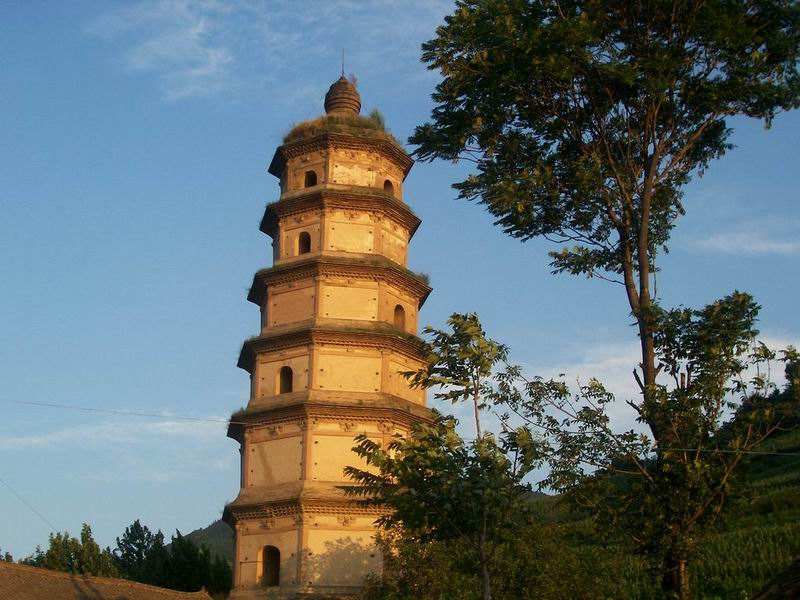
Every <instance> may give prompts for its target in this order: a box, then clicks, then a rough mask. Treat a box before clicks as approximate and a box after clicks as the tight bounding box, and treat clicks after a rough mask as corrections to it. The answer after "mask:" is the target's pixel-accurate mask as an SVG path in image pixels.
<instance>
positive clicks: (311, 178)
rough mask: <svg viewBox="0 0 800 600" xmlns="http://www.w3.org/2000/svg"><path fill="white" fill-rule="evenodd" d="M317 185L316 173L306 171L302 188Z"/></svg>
mask: <svg viewBox="0 0 800 600" xmlns="http://www.w3.org/2000/svg"><path fill="white" fill-rule="evenodd" d="M312 185H317V173H316V172H315V171H306V181H305V186H304V187H311V186H312Z"/></svg>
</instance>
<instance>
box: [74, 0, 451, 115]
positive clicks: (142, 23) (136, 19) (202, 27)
mask: <svg viewBox="0 0 800 600" xmlns="http://www.w3.org/2000/svg"><path fill="white" fill-rule="evenodd" d="M452 5H453V3H452V1H451V0H408V1H406V2H399V3H398V2H390V1H377V2H366V3H365V2H361V1H359V2H356V1H353V0H311V1H309V2H303V3H300V4H298V3H296V2H290V1H286V0H270V1H269V2H268V1H266V0H141V1H139V2H137V3H134V4H128V5H125V6H123V7H122V8H118V9H114V10H111V11H109V12H106V13H104V14H101V15H99V16H98V17H96V18H95V19H94V20H92V21H91V22H90V23H88V24H87V26H86V30H87V32H88V33H90V34H92V35H95V36H97V37H100V38H102V39H104V40H106V41H108V42H109V43H110V44H114V45H115V46H117V47H118V48H119V52H120V53H121V55H122V57H123V63H124V64H125V66H126V67H127V68H129V69H131V70H133V71H139V72H144V73H148V74H151V75H153V76H154V77H156V78H157V79H158V81H159V85H160V86H161V89H162V92H163V96H164V98H165V99H166V100H168V101H176V100H181V99H185V98H190V97H197V96H209V95H212V94H218V93H222V92H227V93H230V92H240V93H242V94H244V93H247V94H251V93H259V92H260V93H265V94H266V93H268V92H269V90H271V89H272V87H273V86H274V85H275V84H277V83H280V82H281V81H285V80H286V79H287V77H291V79H292V81H294V82H301V83H300V84H299V85H293V86H291V87H290V88H289V89H283V88H282V93H281V94H280V95H279V96H278V97H275V95H273V96H272V98H273V99H274V100H278V101H284V102H290V103H291V102H296V101H297V100H298V98H299V99H300V100H309V101H311V100H312V99H313V101H315V102H318V101H319V96H320V92H321V91H322V88H323V86H325V85H327V84H328V83H330V82H329V80H330V78H331V75H333V74H335V66H336V65H338V61H339V56H340V53H341V51H342V50H343V49H344V50H345V51H346V56H347V64H348V67H349V69H350V68H353V67H354V66H355V69H356V70H358V71H359V72H360V73H363V74H367V73H369V72H370V71H374V72H378V71H383V70H386V69H390V70H391V71H392V72H393V73H394V74H396V75H398V76H399V75H403V76H408V74H409V73H410V72H411V71H410V70H409V69H410V68H413V72H414V74H415V76H417V77H419V76H425V75H426V71H425V70H424V69H421V68H420V67H419V64H418V58H419V45H420V42H421V41H423V40H424V39H427V38H428V37H430V36H431V35H432V34H433V32H434V29H435V27H436V25H437V24H438V23H440V22H441V19H442V17H443V15H445V14H446V13H447V12H448V11H449V10H451V9H452ZM315 62H316V64H321V63H325V64H329V65H330V67H331V69H330V71H329V72H326V73H325V76H324V77H321V78H320V76H318V75H317V74H316V73H315V71H316V70H315V69H312V70H309V69H308V66H309V65H310V64H315ZM349 69H348V70H349ZM319 75H321V74H319ZM304 77H305V78H306V82H305V83H302V80H303V78H304ZM309 79H310V81H309ZM284 87H285V86H284Z"/></svg>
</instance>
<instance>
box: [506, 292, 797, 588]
mask: <svg viewBox="0 0 800 600" xmlns="http://www.w3.org/2000/svg"><path fill="white" fill-rule="evenodd" d="M757 314H758V306H757V305H756V304H755V302H753V300H752V298H751V297H750V296H749V295H747V294H742V293H734V294H731V295H730V296H728V297H726V298H724V299H722V300H719V301H717V302H714V303H713V304H710V305H708V306H706V307H705V308H703V309H701V310H690V309H684V308H679V309H674V310H671V311H663V312H659V313H658V315H657V316H656V323H657V327H656V329H655V351H656V356H657V360H658V365H659V369H662V370H663V372H664V373H665V375H666V376H667V378H668V382H665V383H663V384H658V385H656V386H655V389H654V392H653V399H652V401H650V402H647V403H644V404H638V405H634V407H635V408H636V410H637V411H638V413H639V420H640V421H643V422H646V423H648V424H650V427H651V431H652V434H653V435H652V436H647V435H644V434H642V433H641V432H637V431H636V430H635V429H630V430H628V431H618V430H617V429H616V428H615V426H614V423H613V421H612V419H611V415H610V411H609V406H611V405H612V401H613V400H614V397H613V396H612V395H611V394H610V393H609V392H608V391H607V390H606V389H605V388H604V387H603V385H602V384H601V383H600V382H599V381H597V380H590V381H588V382H587V383H585V384H583V385H582V386H580V389H579V390H577V391H571V390H570V389H569V388H568V387H567V385H566V384H565V383H564V382H563V380H545V379H542V378H533V379H529V380H524V375H523V374H522V371H521V370H520V369H519V368H516V367H510V368H509V369H508V370H507V372H506V373H505V374H503V375H502V376H501V379H502V380H503V381H502V382H501V384H500V387H501V388H502V389H503V390H504V393H503V395H502V398H503V403H504V404H505V405H506V406H507V407H509V408H510V410H511V413H512V414H516V415H517V416H519V417H521V418H522V419H523V420H524V421H525V422H526V423H527V424H529V425H531V426H532V427H534V428H535V429H537V430H543V431H545V432H547V434H548V435H549V437H550V439H551V440H552V446H553V448H554V449H555V452H553V454H552V455H551V458H550V466H551V472H550V475H549V476H548V478H547V479H546V480H545V481H544V482H543V485H544V486H546V487H550V488H553V489H557V490H559V491H562V492H566V493H567V494H568V497H570V498H571V499H572V500H573V501H575V502H576V503H577V504H578V505H579V506H580V507H582V508H588V509H590V511H591V514H592V515H593V517H594V519H595V521H596V522H597V524H598V526H599V527H598V530H599V531H601V532H604V533H606V534H610V535H612V536H614V535H617V534H619V533H623V534H624V535H626V536H627V537H628V539H629V540H631V541H632V542H633V544H634V547H635V548H636V549H637V550H638V551H639V552H640V553H641V554H642V555H644V556H645V557H647V558H648V559H650V561H651V564H652V565H653V566H654V567H655V568H656V570H657V572H659V573H660V574H661V576H662V587H663V588H664V589H665V591H667V592H668V593H670V594H673V595H677V596H679V597H680V598H681V600H687V599H688V598H690V597H691V591H690V588H689V577H688V565H689V562H690V560H691V559H692V557H693V554H694V552H695V550H696V548H697V545H698V541H699V540H700V538H701V536H702V535H703V533H704V532H705V531H706V530H707V529H708V527H709V526H710V525H711V524H712V523H714V521H715V520H716V518H717V517H718V515H719V514H720V512H721V511H722V509H723V507H724V506H725V504H726V502H727V500H728V498H729V496H730V494H731V490H732V485H733V483H734V480H735V476H736V474H737V471H738V469H739V467H740V465H741V463H742V461H743V459H744V458H745V457H746V456H747V455H748V454H749V453H751V452H753V451H754V450H757V448H758V447H759V445H761V444H762V443H763V442H764V441H765V440H766V439H767V438H769V437H770V436H771V435H772V434H773V433H775V432H776V431H778V430H779V429H780V428H781V427H783V426H785V425H787V424H790V423H791V422H792V415H794V416H795V418H796V415H797V414H798V409H799V408H800V402H798V399H797V398H792V397H791V396H790V395H789V394H786V395H776V394H775V393H774V391H775V388H774V384H772V383H771V381H770V380H769V377H768V373H769V364H770V363H771V362H773V361H775V360H776V359H778V360H779V361H785V362H786V363H787V364H788V365H789V367H790V369H791V368H793V365H796V364H797V363H796V361H797V359H798V355H797V352H796V351H795V350H794V349H793V348H789V349H787V350H785V351H783V353H782V356H780V357H778V356H776V354H775V353H774V352H773V351H772V350H769V349H768V348H767V347H766V346H764V345H763V344H761V343H758V342H757V340H756V335H757V331H756V330H755V328H754V324H755V319H756V316H757ZM520 380H524V385H523V386H521V387H520V386H519V383H520ZM509 400H510V401H509ZM665 432H668V433H665ZM665 440H669V441H668V442H666V441H665Z"/></svg>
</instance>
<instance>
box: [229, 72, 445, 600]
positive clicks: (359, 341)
mask: <svg viewBox="0 0 800 600" xmlns="http://www.w3.org/2000/svg"><path fill="white" fill-rule="evenodd" d="M360 110H361V100H360V97H359V94H358V91H357V90H356V87H355V85H354V84H353V83H351V82H350V81H348V80H347V79H346V78H345V77H344V76H342V77H341V78H340V79H339V80H338V81H336V82H334V83H333V85H331V87H330V89H329V90H328V93H327V94H326V95H325V114H324V115H322V116H321V117H319V118H318V119H314V120H312V121H307V122H305V123H301V124H300V125H298V126H296V127H294V129H292V131H290V133H289V134H288V135H287V136H286V137H285V138H284V143H283V145H282V146H280V147H279V148H278V149H277V151H276V152H275V156H274V157H273V159H272V162H271V163H270V165H269V169H268V171H269V173H271V174H272V175H274V176H275V177H277V178H278V179H279V180H280V198H279V199H278V200H277V202H274V203H272V204H269V205H268V206H267V207H266V211H265V213H264V217H263V219H262V220H261V226H260V229H261V231H262V232H263V233H265V234H267V235H268V236H270V237H271V238H272V248H273V266H272V267H270V268H266V269H262V270H260V271H258V272H257V273H256V274H255V277H254V279H253V284H252V287H251V288H250V292H249V294H248V297H247V299H248V300H249V301H250V302H253V303H254V304H257V305H258V306H259V308H260V309H261V331H260V333H259V335H258V336H256V337H253V338H251V339H249V340H247V341H246V342H245V343H244V345H243V347H242V351H241V354H240V357H239V363H238V364H239V367H241V368H242V369H244V370H246V371H247V372H248V373H249V374H250V382H251V384H250V400H249V402H248V404H247V407H246V408H244V409H243V410H241V411H239V412H237V413H235V414H234V415H233V416H232V418H231V422H230V425H229V428H228V436H229V437H231V438H233V439H235V440H236V441H237V442H239V444H240V454H241V481H240V486H241V487H240V491H239V494H238V495H237V497H236V499H235V500H234V501H233V502H231V503H230V504H228V505H227V506H226V507H225V511H224V518H225V520H226V521H227V522H228V523H229V524H230V525H231V526H232V527H233V528H234V530H235V535H236V545H235V559H234V565H233V570H234V591H233V595H232V598H295V597H308V596H313V597H347V596H348V594H352V593H354V592H355V591H357V590H358V589H359V587H360V585H361V584H362V582H363V580H364V577H365V575H366V574H368V573H370V572H372V573H379V572H380V570H381V565H382V557H381V555H380V552H379V550H378V549H377V547H376V545H375V541H374V536H375V532H376V525H375V520H376V519H377V517H378V516H379V515H380V512H381V511H380V508H379V507H373V508H368V507H365V506H363V505H360V504H359V503H358V502H356V501H355V500H353V499H352V498H350V497H348V496H346V495H345V493H344V491H343V489H342V488H343V486H347V485H352V482H351V481H349V480H348V479H347V477H346V476H345V474H344V469H345V467H346V466H348V465H352V466H357V467H362V468H363V467H365V465H364V463H363V461H362V460H361V459H360V458H359V457H358V456H357V455H356V454H355V453H354V452H353V451H352V448H353V446H354V445H355V442H354V438H355V436H357V435H360V434H364V435H366V436H368V437H369V438H370V439H372V440H374V441H378V442H380V443H381V444H388V443H389V441H390V440H391V439H392V438H393V437H394V436H396V435H407V434H408V433H409V431H410V429H411V427H412V425H413V424H414V423H416V422H419V421H428V420H430V413H429V411H428V409H427V408H426V406H425V402H426V400H425V391H424V390H421V389H412V388H410V387H409V385H408V382H407V380H406V378H405V377H404V376H403V375H402V373H403V372H404V371H410V370H415V369H418V368H420V367H421V366H422V365H423V364H424V356H423V354H422V348H421V342H420V340H419V338H417V336H416V333H417V318H418V311H419V309H420V307H421V306H422V304H423V302H424V301H425V299H426V297H427V296H428V294H429V293H430V292H431V288H430V287H429V286H428V284H427V279H426V278H425V277H422V276H420V275H418V274H416V273H414V272H412V271H410V270H409V269H408V268H407V266H406V265H407V250H408V243H409V241H410V240H411V237H412V236H413V235H414V232H415V231H416V230H417V227H419V224H420V220H419V219H418V218H417V217H416V215H414V213H413V212H412V211H411V210H410V209H409V207H408V206H407V205H406V203H405V202H404V201H403V182H404V180H405V178H406V176H407V175H408V172H409V170H410V169H411V166H412V164H413V161H412V160H411V158H410V157H409V156H408V154H407V153H406V152H405V150H404V149H403V148H402V146H401V145H400V144H399V143H398V142H397V141H396V140H395V139H394V138H393V137H392V136H391V134H389V133H388V132H387V131H386V130H385V128H384V126H383V123H382V118H380V116H379V115H374V114H373V116H371V117H365V116H362V115H360V114H359V113H360Z"/></svg>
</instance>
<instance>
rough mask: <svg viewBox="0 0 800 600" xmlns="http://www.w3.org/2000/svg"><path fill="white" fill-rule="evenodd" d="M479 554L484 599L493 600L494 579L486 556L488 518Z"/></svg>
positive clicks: (484, 524) (482, 531)
mask: <svg viewBox="0 0 800 600" xmlns="http://www.w3.org/2000/svg"><path fill="white" fill-rule="evenodd" d="M478 555H479V557H480V561H481V578H482V579H483V600H492V581H491V578H490V577H489V561H488V559H487V558H486V518H485V517H484V519H483V527H482V528H481V535H480V540H479V542H478Z"/></svg>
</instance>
